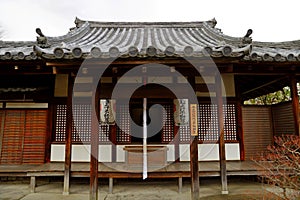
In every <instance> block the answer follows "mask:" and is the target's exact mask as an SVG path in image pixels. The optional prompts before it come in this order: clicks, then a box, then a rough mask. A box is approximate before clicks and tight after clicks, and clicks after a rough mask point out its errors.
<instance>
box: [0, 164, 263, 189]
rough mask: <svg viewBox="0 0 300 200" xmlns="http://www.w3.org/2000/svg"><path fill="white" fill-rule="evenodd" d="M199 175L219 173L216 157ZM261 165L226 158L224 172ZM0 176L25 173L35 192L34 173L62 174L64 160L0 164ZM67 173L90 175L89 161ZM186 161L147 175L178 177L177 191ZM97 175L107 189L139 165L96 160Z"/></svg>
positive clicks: (253, 170) (242, 172) (256, 171)
mask: <svg viewBox="0 0 300 200" xmlns="http://www.w3.org/2000/svg"><path fill="white" fill-rule="evenodd" d="M198 164H199V177H212V176H220V164H219V162H218V161H206V162H199V163H198ZM262 170H263V169H262V168H261V167H259V166H258V165H257V164H255V163H254V162H253V161H228V162H227V175H228V176H249V175H260V174H261V173H262ZM0 176H2V177H3V176H5V177H9V176H12V177H28V178H30V189H31V192H35V187H36V182H37V181H38V177H63V176H64V163H62V162H52V163H45V164H41V165H28V164H23V165H0ZM70 176H71V177H77V178H78V177H90V164H89V163H79V162H75V163H72V167H71V173H70ZM190 176H191V173H190V163H189V162H174V163H169V164H168V165H167V166H166V167H163V168H161V169H158V170H155V171H151V168H149V174H148V178H150V179H152V178H159V179H163V178H175V179H178V192H181V188H182V178H185V177H190ZM98 178H107V179H108V180H109V186H108V188H109V193H112V192H113V179H122V178H142V173H141V168H138V167H137V168H136V167H129V166H128V165H126V164H125V163H99V164H98Z"/></svg>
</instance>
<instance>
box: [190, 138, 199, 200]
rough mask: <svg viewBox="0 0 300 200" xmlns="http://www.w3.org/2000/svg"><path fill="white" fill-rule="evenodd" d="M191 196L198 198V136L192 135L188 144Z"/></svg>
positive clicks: (194, 199)
mask: <svg viewBox="0 0 300 200" xmlns="http://www.w3.org/2000/svg"><path fill="white" fill-rule="evenodd" d="M190 168H191V196H192V200H198V199H199V166H198V136H194V138H193V139H192V143H191V145H190Z"/></svg>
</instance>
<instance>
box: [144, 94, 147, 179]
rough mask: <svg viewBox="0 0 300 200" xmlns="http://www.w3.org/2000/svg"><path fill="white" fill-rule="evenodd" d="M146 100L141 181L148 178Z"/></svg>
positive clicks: (145, 100) (145, 104)
mask: <svg viewBox="0 0 300 200" xmlns="http://www.w3.org/2000/svg"><path fill="white" fill-rule="evenodd" d="M147 168H148V167H147V98H144V100H143V180H145V179H146V178H147V177H148V172H147V171H148V170H147Z"/></svg>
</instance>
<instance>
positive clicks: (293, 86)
mask: <svg viewBox="0 0 300 200" xmlns="http://www.w3.org/2000/svg"><path fill="white" fill-rule="evenodd" d="M290 80H291V97H292V105H293V116H294V124H295V135H299V136H300V130H299V122H300V121H299V120H300V119H299V96H298V89H297V80H296V77H295V75H291V76H290Z"/></svg>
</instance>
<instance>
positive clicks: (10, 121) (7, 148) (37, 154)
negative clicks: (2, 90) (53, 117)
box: [0, 109, 47, 164]
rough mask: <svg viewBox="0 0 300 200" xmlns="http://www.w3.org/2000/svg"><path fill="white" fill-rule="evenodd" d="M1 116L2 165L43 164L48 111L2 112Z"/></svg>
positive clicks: (0, 157) (0, 160) (16, 110)
mask: <svg viewBox="0 0 300 200" xmlns="http://www.w3.org/2000/svg"><path fill="white" fill-rule="evenodd" d="M3 113H4V114H3ZM1 116H2V117H1V124H2V127H1V129H0V130H1V134H2V145H1V146H2V148H1V156H0V163H1V164H22V163H26V164H38V163H43V162H44V158H45V140H46V139H45V137H46V132H47V110H34V109H32V110H18V109H15V110H5V111H2V115H1Z"/></svg>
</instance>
